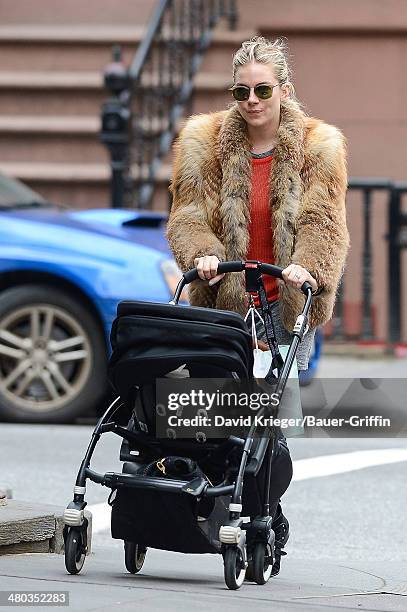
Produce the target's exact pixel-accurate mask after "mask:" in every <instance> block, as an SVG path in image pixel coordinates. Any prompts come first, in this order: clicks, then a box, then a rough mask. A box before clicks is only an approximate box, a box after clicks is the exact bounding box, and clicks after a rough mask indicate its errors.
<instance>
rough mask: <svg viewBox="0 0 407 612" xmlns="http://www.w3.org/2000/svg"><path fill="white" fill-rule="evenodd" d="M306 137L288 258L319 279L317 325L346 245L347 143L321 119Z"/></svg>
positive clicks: (328, 310) (329, 304) (326, 311)
mask: <svg viewBox="0 0 407 612" xmlns="http://www.w3.org/2000/svg"><path fill="white" fill-rule="evenodd" d="M309 139H310V142H309V155H307V158H306V164H305V165H304V168H303V185H304V193H303V198H302V207H301V211H300V214H299V216H298V218H297V221H296V231H295V245H294V252H293V254H292V258H291V259H292V262H293V263H297V264H299V265H301V266H303V267H304V268H306V269H307V270H308V271H309V272H310V273H311V274H312V276H313V277H314V278H315V279H316V281H317V283H318V287H319V294H318V297H316V298H315V299H314V307H313V309H314V311H318V312H319V313H320V316H319V317H318V318H319V319H321V320H320V321H319V322H318V324H321V323H322V322H323V321H325V320H328V319H329V318H330V316H331V314H332V308H333V302H334V299H335V294H336V291H337V288H338V284H339V282H340V279H341V276H342V274H343V270H344V266H345V260H346V255H347V252H348V248H349V233H348V229H347V226H346V210H345V196H346V189H347V172H346V146H345V139H344V137H343V135H342V133H341V132H340V131H339V130H338V129H337V128H335V127H333V126H328V125H326V124H324V125H323V126H320V127H319V128H317V129H315V130H314V131H313V133H312V136H309ZM324 302H326V304H324ZM324 306H325V307H324Z"/></svg>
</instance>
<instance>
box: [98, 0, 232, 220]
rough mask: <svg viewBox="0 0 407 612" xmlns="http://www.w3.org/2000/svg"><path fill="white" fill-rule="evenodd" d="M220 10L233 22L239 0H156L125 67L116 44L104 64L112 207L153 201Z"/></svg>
mask: <svg viewBox="0 0 407 612" xmlns="http://www.w3.org/2000/svg"><path fill="white" fill-rule="evenodd" d="M222 18H225V19H227V20H228V22H229V26H230V28H232V29H233V28H234V27H235V25H236V20H237V12H236V0H160V2H159V4H158V6H157V9H156V11H155V13H154V15H153V17H152V19H151V21H150V23H149V26H148V30H147V32H146V35H145V37H144V39H143V41H142V42H141V44H140V46H139V48H138V50H137V53H136V55H135V57H134V60H133V62H132V64H131V66H130V67H129V69H128V70H127V69H126V67H124V66H123V64H122V63H121V58H120V54H119V50H118V49H117V48H116V49H115V51H114V60H113V62H112V64H110V65H109V66H108V67H107V70H106V72H105V83H106V86H107V87H108V89H110V91H111V93H112V97H111V98H110V99H109V100H108V101H107V102H106V103H105V104H104V106H103V110H102V132H101V139H102V141H103V142H104V143H105V144H106V145H107V146H108V148H109V152H110V155H111V165H112V206H113V207H122V206H128V207H135V208H148V207H149V206H150V203H151V198H152V195H153V191H154V186H155V182H156V177H157V172H158V169H159V167H160V165H161V162H162V159H163V158H164V156H165V155H166V154H167V153H168V151H169V149H170V147H171V144H172V141H173V139H174V136H175V134H176V131H177V124H178V121H179V120H180V118H181V117H182V115H183V114H184V112H188V110H190V109H188V104H189V102H190V100H191V94H192V89H193V78H194V75H195V74H196V73H197V71H198V69H199V67H200V64H201V61H202V57H203V54H204V53H205V51H206V50H207V49H208V47H209V45H210V42H211V37H212V33H213V30H214V28H215V26H216V25H217V23H218V22H219V21H220V19H222Z"/></svg>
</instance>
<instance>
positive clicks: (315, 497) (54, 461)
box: [0, 358, 407, 612]
mask: <svg viewBox="0 0 407 612" xmlns="http://www.w3.org/2000/svg"><path fill="white" fill-rule="evenodd" d="M355 361H357V363H356V364H355V363H354V364H350V365H349V363H348V362H347V364H348V367H349V370H348V369H347V367H344V364H343V362H342V363H341V362H340V360H338V359H334V358H326V359H325V360H324V362H323V364H322V368H321V373H322V375H327V376H331V375H332V374H331V372H334V371H335V370H336V372H338V371H339V370H338V368H339V367H340V366H341V367H340V371H341V372H345V375H348V373H347V372H350V371H352V375H354V376H358V372H357V370H355V367H357V366H358V364H360V365H361V371H360V376H372V377H374V376H376V374H375V373H373V372H372V369H369V368H367V371H362V370H363V368H364V365H365V364H364V362H360V361H359V360H355ZM338 362H339V363H338ZM400 363H401V364H402V365H403V366H404V367H405V363H406V362H404V363H403V362H401V360H399V361H397V362H387V361H386V362H384V361H382V362H381V363H380V364H379V366H378V367H379V369H380V372H381V375H382V376H385V375H388V376H389V377H390V376H395V374H394V372H395V370H397V371H400V376H402V371H403V369H402V367H401V366H400ZM375 365H377V362H376V364H375ZM398 368H400V370H398ZM91 432H92V426H89V425H61V426H55V425H48V426H32V425H16V424H2V425H1V426H0V466H1V476H0V486H3V485H4V484H8V485H9V486H11V488H12V489H13V495H14V498H15V499H18V500H21V501H23V500H25V501H41V502H43V503H49V504H55V505H59V506H61V507H65V506H66V504H67V503H68V502H69V501H70V500H71V499H72V488H73V485H74V481H75V478H76V472H77V470H78V468H79V464H80V461H81V459H82V457H83V454H84V451H85V449H86V446H87V444H88V441H89V439H90V436H91ZM119 447H120V440H119V439H118V438H117V437H116V436H114V435H113V434H105V435H104V436H103V437H102V439H101V441H100V443H99V444H98V446H97V448H96V452H95V455H94V460H93V461H92V467H93V468H94V469H96V470H97V471H101V472H102V471H114V470H121V467H120V465H121V464H120V462H119V460H118V455H119ZM289 447H290V450H291V455H292V457H293V461H294V479H293V482H292V484H291V485H290V488H289V490H288V491H287V493H286V494H285V495H284V498H283V503H284V505H283V507H284V512H285V514H286V515H287V517H288V518H289V521H290V525H291V537H290V540H289V543H288V545H287V547H286V550H287V553H288V554H287V556H286V557H284V558H283V559H282V570H281V573H280V575H279V576H277V577H276V578H273V579H272V580H270V582H269V583H268V584H267V585H265V586H258V585H255V584H252V583H247V584H244V585H243V586H242V588H241V589H240V590H239V591H238V592H229V591H228V590H227V589H226V587H225V584H224V581H223V566H222V559H221V557H220V556H214V555H182V554H175V553H170V552H163V551H157V550H149V551H148V553H147V558H146V561H145V565H144V567H143V570H142V572H141V573H140V574H138V575H136V576H132V575H130V574H128V573H127V572H126V570H125V568H124V558H123V545H122V542H121V541H116V540H112V538H111V537H110V533H109V529H108V525H105V526H104V525H103V522H102V523H101V527H99V528H98V529H97V530H96V532H94V535H93V551H92V554H91V555H90V557H88V558H87V560H86V562H85V566H84V568H83V570H82V572H81V573H80V574H79V575H78V576H70V575H69V574H67V573H66V570H65V567H64V561H63V557H62V556H60V555H46V554H29V555H9V556H0V590H11V589H20V590H21V589H23V590H30V589H34V590H37V591H38V590H44V589H46V590H51V589H52V590H66V591H69V593H70V609H71V610H74V611H75V612H76V610H78V612H79V611H82V610H84V611H88V610H89V611H90V610H101V611H104V610H111V609H112V607H113V606H114V605H120V609H121V610H190V609H191V608H194V609H197V610H210V609H213V608H215V607H216V606H221V607H222V609H224V610H243V609H247V608H248V607H250V608H252V609H254V610H263V609H264V610H265V609H266V608H267V610H273V609H274V610H278V611H279V612H280V611H285V610H301V611H302V610H310V611H315V612H319V611H320V610H321V611H322V610H328V611H331V610H383V611H392V610H400V611H401V610H406V609H407V530H406V528H405V524H406V508H407V487H406V482H407V478H406V475H407V440H406V439H405V438H396V439H395V438H366V437H365V438H327V437H324V438H310V439H306V438H291V439H289ZM371 451H377V452H375V453H372V452H371ZM352 453H357V454H352ZM349 458H350V461H349ZM330 459H332V460H333V463H334V464H335V465H334V467H333V468H332V466H331V463H332V462H330ZM347 459H348V460H347ZM361 459H362V460H361ZM307 460H312V461H311V462H309V461H308V462H307ZM362 465H365V466H366V467H361V466H362ZM321 468H322V469H321ZM324 469H325V472H324ZM330 470H331V472H330ZM321 473H328V474H330V475H327V476H321V475H320V474H321ZM108 493H109V490H108V489H105V488H103V487H101V486H99V485H96V484H94V483H89V485H88V490H87V495H86V499H87V501H88V504H89V506H90V507H91V510H92V507H93V508H94V509H95V511H96V513H98V512H99V509H100V508H103V505H104V504H103V503H104V502H106V499H107V496H108ZM5 609H8V608H5ZM10 609H12V608H11V607H10Z"/></svg>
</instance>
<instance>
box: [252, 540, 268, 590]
mask: <svg viewBox="0 0 407 612" xmlns="http://www.w3.org/2000/svg"><path fill="white" fill-rule="evenodd" d="M272 569H273V562H272V559H270V557H268V556H267V550H266V546H265V545H264V544H262V543H261V542H258V543H257V544H256V545H255V547H254V549H253V580H254V582H257V584H266V582H267V581H268V580H269V578H270V576H271V570H272Z"/></svg>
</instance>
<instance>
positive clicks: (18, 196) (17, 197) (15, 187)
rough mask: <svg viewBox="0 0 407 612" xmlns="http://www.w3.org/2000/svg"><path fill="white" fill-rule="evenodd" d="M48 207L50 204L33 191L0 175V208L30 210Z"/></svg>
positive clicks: (14, 180)
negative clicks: (31, 208)
mask: <svg viewBox="0 0 407 612" xmlns="http://www.w3.org/2000/svg"><path fill="white" fill-rule="evenodd" d="M36 206H50V204H49V203H48V202H47V200H45V198H43V197H42V196H40V195H39V194H38V193H36V192H35V191H32V189H30V188H29V187H26V186H25V185H23V183H20V181H17V180H16V179H12V178H10V177H8V176H4V175H2V174H0V208H2V209H5V208H7V209H9V208H30V207H36Z"/></svg>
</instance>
